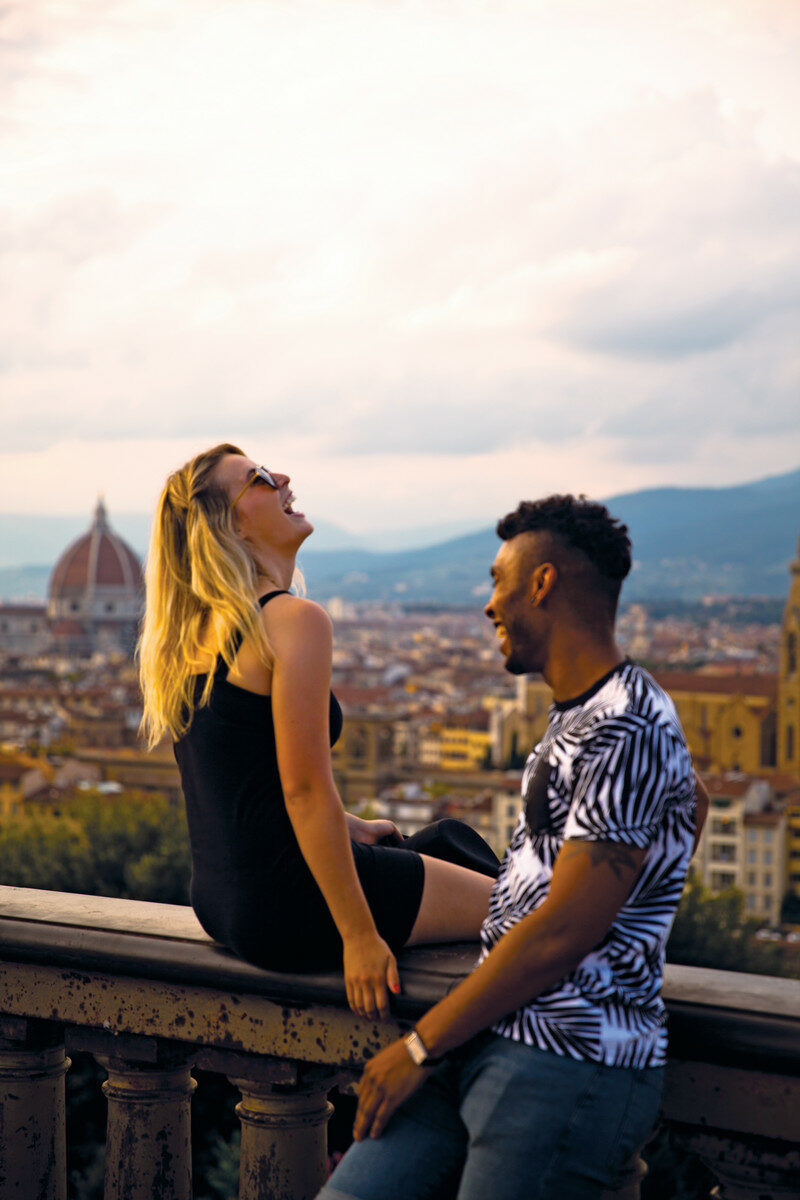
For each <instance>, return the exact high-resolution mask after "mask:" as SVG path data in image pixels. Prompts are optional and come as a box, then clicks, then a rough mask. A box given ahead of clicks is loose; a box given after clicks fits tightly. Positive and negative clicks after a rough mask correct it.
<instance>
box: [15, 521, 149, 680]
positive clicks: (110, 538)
mask: <svg viewBox="0 0 800 1200" xmlns="http://www.w3.org/2000/svg"><path fill="white" fill-rule="evenodd" d="M143 611H144V578H143V575H142V566H141V563H140V562H139V559H138V557H137V556H136V554H135V553H134V552H133V550H132V549H131V547H130V546H129V545H128V544H127V542H125V541H124V540H123V539H122V538H121V537H120V536H119V534H117V533H115V531H114V530H113V529H112V528H111V525H110V524H109V521H108V514H107V512H106V507H105V504H104V503H103V501H102V500H98V502H97V506H96V508H95V511H94V518H93V520H92V524H91V525H90V527H89V529H88V530H87V531H86V533H84V534H82V535H81V537H79V538H77V539H76V540H75V541H74V542H72V544H71V545H69V546H68V547H67V548H66V550H65V551H64V552H63V554H62V555H61V556H60V558H59V559H58V562H57V563H56V565H55V567H54V568H53V571H52V574H51V576H50V583H49V586H48V599H47V604H46V605H20V604H13V605H12V604H8V605H0V651H3V652H5V653H7V654H12V655H13V654H17V655H19V654H21V655H31V654H33V655H36V654H60V655H64V656H66V657H71V658H88V657H91V656H92V655H93V654H125V655H130V654H132V653H133V650H134V647H135V645H136V638H137V635H138V629H139V622H140V620H141V617H142V613H143Z"/></svg>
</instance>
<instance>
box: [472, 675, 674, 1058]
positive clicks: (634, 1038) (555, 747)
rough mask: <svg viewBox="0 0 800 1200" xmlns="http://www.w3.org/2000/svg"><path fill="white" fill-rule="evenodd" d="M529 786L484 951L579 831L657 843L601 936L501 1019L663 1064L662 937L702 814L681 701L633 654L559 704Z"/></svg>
mask: <svg viewBox="0 0 800 1200" xmlns="http://www.w3.org/2000/svg"><path fill="white" fill-rule="evenodd" d="M522 800H523V811H522V812H521V813H520V819H519V823H518V825H517V828H516V831H515V833H514V837H513V839H512V841H511V844H510V846H509V847H508V850H507V851H506V855H505V858H504V859H503V865H502V868H501V870H500V875H499V877H498V879H497V883H496V884H495V887H494V890H493V892H492V899H491V903H490V906H489V914H488V916H487V918H486V920H485V921H484V923H483V929H482V931H481V940H482V943H483V952H482V955H481V957H482V958H485V957H486V955H487V954H488V952H489V950H491V948H492V947H493V946H494V945H495V944H496V943H497V942H498V941H499V939H500V938H501V937H502V936H503V934H504V933H506V932H507V931H508V930H509V929H511V927H512V926H513V925H515V924H516V923H517V922H518V921H520V920H521V919H522V918H523V917H525V916H527V914H528V913H531V912H533V910H534V909H536V908H538V907H539V905H540V904H542V903H543V902H544V900H546V898H547V894H548V891H549V889H550V880H551V878H552V874H553V864H554V863H555V860H556V857H557V855H558V852H559V850H560V849H561V846H562V844H563V843H564V841H565V840H566V839H567V838H570V839H581V840H585V841H601V842H618V843H621V844H623V845H626V846H636V847H639V848H643V849H644V848H646V849H647V851H648V853H647V856H646V858H645V861H644V864H643V866H642V868H641V870H640V872H639V874H638V876H637V878H636V882H635V884H634V887H633V889H632V891H631V893H630V895H629V896H628V898H627V900H626V901H625V903H624V904H623V906H622V908H621V909H620V911H619V912H618V914H617V916H616V918H615V920H614V923H613V925H612V926H611V928H610V930H609V931H608V933H607V935H606V937H605V938H604V939H603V941H602V942H601V943H600V945H598V946H597V947H596V948H595V949H594V950H592V951H591V953H590V954H587V956H586V957H585V958H584V959H583V961H582V962H581V963H579V965H578V966H577V967H576V968H575V969H574V970H573V971H572V972H571V973H570V974H569V975H567V976H566V977H565V978H564V979H562V980H560V981H559V982H558V983H557V984H555V985H554V986H553V987H551V988H549V989H548V990H547V991H545V992H542V993H540V995H538V996H537V997H536V998H535V1000H533V1001H532V1002H531V1003H530V1004H526V1005H525V1006H524V1007H523V1008H520V1009H517V1010H516V1011H515V1012H512V1013H510V1014H509V1015H508V1016H506V1017H504V1018H503V1019H502V1020H501V1021H498V1023H497V1024H496V1025H495V1026H493V1028H494V1031H495V1032H496V1033H499V1034H502V1036H504V1037H508V1038H512V1039H514V1040H515V1041H521V1042H525V1043H527V1044H528V1045H529V1046H536V1047H538V1048H540V1049H542V1050H552V1051H554V1052H555V1053H557V1054H563V1055H566V1056H568V1057H570V1058H577V1059H588V1060H590V1061H593V1062H602V1063H607V1064H609V1065H612V1066H625V1067H637V1068H638V1067H653V1066H661V1065H662V1064H663V1063H664V1062H665V1061H666V1042H667V1038H666V1024H665V1022H666V1016H665V1012H664V1005H663V1002H662V1000H661V995H660V992H661V980H662V975H663V967H664V947H665V944H666V940H667V937H668V935H669V931H670V928H671V926H672V921H673V919H674V916H675V910H676V908H677V905H678V901H679V900H680V897H681V892H682V890H683V884H684V880H685V877H686V870H687V867H688V865H689V859H690V857H691V851H692V842H693V837H694V823H695V793H694V773H693V770H692V763H691V758H690V756H689V752H688V750H687V748H686V741H685V739H684V736H683V731H682V730H681V727H680V723H679V721H678V717H677V715H676V713H675V709H674V707H673V704H672V701H671V700H670V699H669V697H668V696H667V695H666V693H665V692H663V691H662V690H661V688H659V686H658V685H657V684H656V683H655V681H654V680H653V679H652V678H651V676H650V675H648V673H647V672H646V671H645V670H643V669H642V668H641V667H639V666H636V665H634V664H633V663H630V662H625V663H621V664H620V665H619V666H618V667H616V668H615V669H614V670H613V671H611V672H609V674H608V675H606V676H604V677H603V678H602V679H600V680H598V682H597V683H596V684H595V685H594V687H592V688H590V689H589V691H588V692H586V693H584V694H583V695H582V696H579V697H577V698H576V699H575V700H572V701H568V702H566V703H563V704H554V705H553V706H552V707H551V709H550V720H549V724H548V727H547V731H546V732H545V735H544V737H543V738H542V740H541V742H540V743H539V744H538V746H536V747H535V749H534V750H533V752H532V753H531V755H530V756H529V758H528V761H527V763H526V764H525V771H524V773H523V776H522Z"/></svg>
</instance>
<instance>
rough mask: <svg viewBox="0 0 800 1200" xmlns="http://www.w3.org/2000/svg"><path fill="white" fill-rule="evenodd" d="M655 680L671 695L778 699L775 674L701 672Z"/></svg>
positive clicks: (661, 675) (677, 673) (659, 673)
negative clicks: (713, 695) (714, 673)
mask: <svg viewBox="0 0 800 1200" xmlns="http://www.w3.org/2000/svg"><path fill="white" fill-rule="evenodd" d="M655 680H656V682H657V683H658V684H660V686H661V687H662V688H663V689H664V691H665V692H669V693H674V692H702V693H704V694H711V693H716V694H718V695H719V694H722V695H727V696H763V697H765V699H768V700H777V698H778V676H777V675H776V674H774V673H772V672H770V673H766V672H765V673H764V674H763V675H758V674H755V673H754V672H750V673H749V674H745V673H744V672H737V673H736V674H733V675H722V674H719V675H711V674H703V673H701V672H699V671H657V672H656V673H655Z"/></svg>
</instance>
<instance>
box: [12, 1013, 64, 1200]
mask: <svg viewBox="0 0 800 1200" xmlns="http://www.w3.org/2000/svg"><path fill="white" fill-rule="evenodd" d="M68 1068H69V1059H68V1058H67V1057H66V1055H65V1053H64V1042H63V1037H62V1035H61V1034H60V1033H59V1032H57V1031H53V1030H49V1031H48V1030H46V1029H45V1030H39V1031H37V1032H36V1033H33V1034H31V1035H29V1036H25V1037H24V1038H22V1039H20V1040H19V1041H16V1040H11V1039H6V1038H2V1039H0V1196H2V1197H3V1200H41V1197H43V1196H46V1197H47V1200H66V1196H67V1145H66V1134H65V1103H64V1076H65V1075H66V1073H67V1069H68Z"/></svg>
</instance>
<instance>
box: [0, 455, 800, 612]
mask: <svg viewBox="0 0 800 1200" xmlns="http://www.w3.org/2000/svg"><path fill="white" fill-rule="evenodd" d="M606 503H607V504H608V506H609V508H610V509H611V511H612V512H613V513H614V515H615V516H619V517H621V518H622V520H624V521H625V522H626V523H627V524H628V526H629V528H630V531H631V537H632V539H633V546H634V569H633V571H632V573H631V575H630V577H629V579H628V580H627V581H626V583H625V587H624V590H623V600H628V601H631V600H669V599H673V600H687V601H694V600H699V599H700V598H701V597H703V596H707V595H732V596H774V597H782V596H785V594H786V592H787V590H788V585H789V577H788V570H787V569H788V565H789V563H790V562H791V560H792V559H793V557H794V556H795V553H796V550H797V543H798V533H800V469H798V470H796V471H790V472H788V473H787V474H785V475H778V476H773V477H771V478H768V479H761V480H758V481H756V482H755V483H747V484H740V485H738V486H736V487H726V488H654V489H649V490H647V491H640V492H628V493H624V494H622V495H618V496H612V497H610V498H609V499H608V500H607V501H606ZM37 522H39V523H40V524H39V525H37ZM137 522H143V524H138V525H137ZM111 523H112V525H113V526H114V528H115V529H117V530H118V532H119V533H121V534H122V536H123V537H124V538H125V539H126V540H127V541H129V542H130V544H131V545H132V546H133V547H134V548H135V549H136V550H138V551H142V550H143V549H144V545H145V543H146V540H147V519H146V518H144V517H141V516H137V515H136V514H128V515H125V514H120V516H119V517H118V518H115V517H114V514H113V513H112V514H111ZM12 525H16V526H17V528H16V529H15V530H14V531H13V532H10V530H11V527H12ZM315 525H316V533H315V535H314V538H313V540H312V541H310V542H308V543H307V545H306V547H304V549H303V551H302V554H301V559H300V565H301V566H302V568H303V571H304V573H305V576H306V580H307V582H308V586H309V592H310V594H311V595H313V596H316V597H318V598H319V599H322V600H326V599H329V598H330V597H331V596H343V597H344V598H345V599H349V600H381V601H391V600H395V601H400V602H405V603H426V602H430V603H437V604H472V603H475V604H478V603H480V602H481V601H485V598H486V597H488V595H489V567H490V565H491V562H492V559H493V558H494V555H495V553H496V551H497V546H498V541H497V537H496V535H495V533H494V530H493V529H491V528H490V529H483V530H479V531H478V532H475V533H468V534H464V535H462V536H461V537H457V538H451V539H449V540H447V541H441V542H439V543H438V544H435V545H432V546H431V545H425V546H422V547H420V548H417V549H413V550H397V551H392V552H383V553H381V552H378V551H374V550H367V549H363V548H362V546H361V545H360V544H359V541H358V539H356V538H354V537H352V535H350V534H348V533H347V532H346V531H344V530H341V529H339V528H338V527H337V526H332V525H329V524H326V523H325V522H322V521H320V522H315ZM87 526H88V519H87V520H85V521H80V520H78V519H75V518H66V517H52V518H51V517H47V518H44V517H4V518H0V530H2V534H1V535H0V596H3V597H6V598H8V599H12V598H15V597H21V596H28V597H31V596H35V595H41V596H43V595H44V594H45V590H46V586H47V579H48V578H49V573H50V569H51V566H40V565H37V564H39V563H47V562H48V561H49V563H50V564H51V565H52V563H53V562H54V561H55V559H56V558H57V557H58V555H59V554H60V553H61V551H62V550H64V549H65V547H66V546H67V544H68V543H69V542H70V541H71V540H72V538H74V537H77V536H78V535H79V534H80V533H82V532H84V530H85V529H86V528H87ZM45 545H46V546H47V547H48V548H50V549H49V552H48V554H47V555H45V554H44V553H42V552H41V551H40V550H39V549H38V548H39V547H41V546H45ZM21 547H22V548H23V550H24V551H25V552H29V553H30V556H31V557H29V558H27V559H24V558H20V557H19V555H20V553H21V549H20V548H21ZM34 553H36V554H37V557H33V555H34ZM39 555H40V557H39ZM26 562H27V563H31V564H33V565H32V566H25V563H26ZM5 564H7V566H6V569H3V566H4V565H5Z"/></svg>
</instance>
